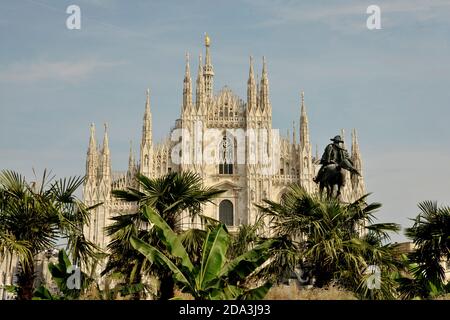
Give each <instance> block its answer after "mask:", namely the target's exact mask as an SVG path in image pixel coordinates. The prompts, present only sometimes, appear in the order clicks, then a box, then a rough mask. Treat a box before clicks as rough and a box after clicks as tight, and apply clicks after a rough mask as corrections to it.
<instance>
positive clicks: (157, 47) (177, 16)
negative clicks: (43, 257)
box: [0, 0, 450, 240]
mask: <svg viewBox="0 0 450 320" xmlns="http://www.w3.org/2000/svg"><path fill="white" fill-rule="evenodd" d="M70 4H76V5H79V6H80V7H81V14H82V17H81V18H82V25H81V30H68V29H66V27H65V21H66V18H67V16H68V15H67V14H66V13H65V11H66V8H67V6H68V5H70ZM370 4H377V5H379V6H380V8H381V25H382V30H374V31H370V30H368V29H367V28H366V19H367V17H368V15H367V14H366V8H367V6H368V5H370ZM449 17H450V1H448V0H446V1H444V0H429V1H411V0H398V1H392V0H391V1H372V0H371V1H281V0H279V1H259V0H242V1H119V0H110V1H107V0H91V1H88V0H85V1H82V0H71V1H62V0H61V1H50V0H14V1H13V0H10V1H8V0H1V1H0V44H1V46H0V48H1V49H0V130H1V131H0V137H1V138H0V154H1V157H0V168H10V169H14V170H18V171H21V172H23V173H25V174H26V175H27V176H30V177H31V176H32V174H31V172H32V171H31V169H32V168H33V167H34V168H36V169H37V170H38V172H42V170H43V169H44V168H51V169H52V170H53V172H54V173H55V174H56V175H58V176H66V175H74V174H84V166H85V154H86V148H87V144H88V137H89V124H90V123H91V122H95V123H96V124H97V128H98V129H99V130H98V131H100V132H98V138H101V133H102V130H101V128H102V123H103V122H108V123H109V128H110V134H109V137H110V148H111V152H112V165H113V169H114V170H124V169H126V166H127V157H128V149H129V140H130V139H133V140H134V141H138V140H139V137H140V132H141V126H142V123H141V120H142V115H143V110H144V100H145V89H146V88H147V87H150V89H151V104H152V111H153V125H154V136H155V138H156V139H159V138H161V137H162V136H164V135H165V134H167V132H168V128H169V127H170V126H172V125H173V122H174V120H175V119H176V118H177V117H178V115H179V110H180V105H181V90H182V78H183V74H184V53H185V52H186V51H189V52H190V54H191V56H192V57H193V58H192V63H191V70H192V71H195V72H196V70H197V58H196V56H198V54H199V53H202V51H203V33H204V32H205V31H206V32H208V33H209V34H210V36H211V39H212V48H211V50H212V59H213V64H214V68H215V74H216V77H215V89H216V90H218V89H220V88H221V87H222V86H224V85H228V86H229V87H231V89H232V90H234V91H235V92H236V93H237V94H238V95H240V96H241V97H242V98H245V93H246V81H247V75H248V56H249V55H253V56H254V57H255V60H256V66H255V67H256V70H258V72H260V70H261V57H262V56H263V55H265V56H266V58H267V61H268V69H269V81H270V98H271V102H272V108H273V125H274V127H275V128H280V129H281V130H282V132H285V131H286V129H287V128H291V126H292V120H294V119H295V120H297V122H298V117H299V102H300V101H299V100H300V98H299V93H300V91H301V90H302V89H303V90H304V91H305V98H306V104H307V111H308V115H309V120H310V130H311V140H312V143H313V144H314V145H315V144H318V145H319V148H320V149H323V147H324V146H325V144H326V143H327V142H328V141H329V140H328V139H329V138H330V137H332V136H334V135H336V134H338V133H339V131H340V129H341V128H345V129H346V135H347V136H346V140H347V142H349V139H350V136H349V133H350V130H351V128H356V129H357V130H358V132H359V140H360V146H361V151H362V157H363V164H364V168H363V170H364V174H365V177H366V184H367V190H368V191H370V192H372V193H373V194H372V196H371V197H370V200H372V201H379V202H382V203H383V208H382V210H381V212H380V214H379V217H380V219H381V220H382V221H393V222H397V223H401V224H402V225H404V226H405V225H409V221H408V220H407V218H408V217H414V216H415V215H416V214H417V212H418V210H417V207H416V204H417V202H419V201H421V200H426V199H430V200H438V201H439V202H441V203H446V204H450V143H449V138H450V129H449V128H448V122H449V119H450V103H449V102H450V90H449V88H448V87H449V85H450V19H449ZM194 75H195V74H194ZM194 75H193V76H194ZM347 144H348V143H347ZM135 145H136V144H135ZM320 152H322V150H320ZM410 174H412V176H411V177H410ZM402 239H403V236H401V235H400V236H394V240H402Z"/></svg>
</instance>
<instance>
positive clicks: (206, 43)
mask: <svg viewBox="0 0 450 320" xmlns="http://www.w3.org/2000/svg"><path fill="white" fill-rule="evenodd" d="M210 42H211V40H210V39H209V36H208V34H207V33H206V32H205V46H207V47H209V44H210Z"/></svg>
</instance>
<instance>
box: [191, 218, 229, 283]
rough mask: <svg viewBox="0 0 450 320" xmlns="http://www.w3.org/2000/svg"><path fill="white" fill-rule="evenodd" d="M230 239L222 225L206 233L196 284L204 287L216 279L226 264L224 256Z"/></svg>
mask: <svg viewBox="0 0 450 320" xmlns="http://www.w3.org/2000/svg"><path fill="white" fill-rule="evenodd" d="M229 241H230V237H229V235H228V233H227V231H226V229H225V226H224V225H223V224H220V225H219V226H217V227H216V228H214V229H213V230H212V231H210V232H208V235H207V237H206V241H205V243H204V245H203V256H202V261H201V268H200V274H199V278H198V282H197V284H198V285H199V286H200V287H204V286H205V285H206V284H207V283H208V282H210V281H211V280H213V279H217V277H218V274H219V273H220V270H221V269H222V267H223V265H224V264H225V262H226V259H227V258H226V254H227V250H228V244H229Z"/></svg>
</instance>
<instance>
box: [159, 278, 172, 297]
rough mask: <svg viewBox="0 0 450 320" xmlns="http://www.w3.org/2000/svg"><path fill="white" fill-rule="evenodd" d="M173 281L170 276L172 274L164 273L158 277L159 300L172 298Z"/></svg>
mask: <svg viewBox="0 0 450 320" xmlns="http://www.w3.org/2000/svg"><path fill="white" fill-rule="evenodd" d="M174 287H175V283H174V281H173V278H172V274H164V275H163V276H161V278H160V284H159V291H160V293H161V294H160V296H159V299H160V300H169V299H171V298H173V296H174V295H175V293H174Z"/></svg>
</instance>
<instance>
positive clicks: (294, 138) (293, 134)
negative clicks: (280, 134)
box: [292, 120, 297, 145]
mask: <svg viewBox="0 0 450 320" xmlns="http://www.w3.org/2000/svg"><path fill="white" fill-rule="evenodd" d="M296 135H297V133H296V130H295V120H294V121H292V143H293V144H294V145H296V144H297V139H296Z"/></svg>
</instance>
